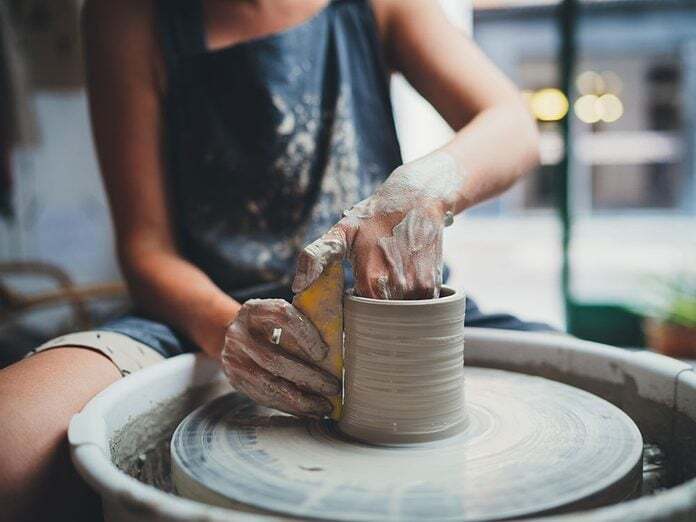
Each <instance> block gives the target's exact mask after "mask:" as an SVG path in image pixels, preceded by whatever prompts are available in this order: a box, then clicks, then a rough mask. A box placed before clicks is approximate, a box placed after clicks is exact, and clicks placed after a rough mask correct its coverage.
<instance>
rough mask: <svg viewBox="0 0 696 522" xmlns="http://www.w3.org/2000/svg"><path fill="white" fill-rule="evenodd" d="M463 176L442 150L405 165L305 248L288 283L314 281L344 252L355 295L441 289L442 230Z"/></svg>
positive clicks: (298, 286) (418, 295) (404, 295)
mask: <svg viewBox="0 0 696 522" xmlns="http://www.w3.org/2000/svg"><path fill="white" fill-rule="evenodd" d="M464 179H465V176H464V175H463V174H462V173H460V172H459V169H458V168H457V165H456V163H455V160H454V158H452V156H450V155H448V154H446V153H442V152H438V153H434V154H431V155H429V156H426V157H425V158H422V159H420V160H418V161H415V162H413V163H409V164H406V165H402V166H401V167H399V168H398V169H396V170H395V171H394V172H393V173H392V174H391V175H390V176H389V178H388V179H387V180H386V181H385V182H384V183H383V184H382V185H381V186H380V187H379V188H378V189H377V190H376V191H375V193H374V194H373V195H372V196H370V197H369V198H367V199H365V200H363V201H361V202H360V203H358V204H357V205H355V206H354V207H353V208H351V209H350V210H348V211H346V212H345V213H344V216H345V217H344V218H343V219H342V220H341V221H339V222H338V223H337V224H336V225H334V226H333V227H332V228H331V229H330V230H329V231H328V232H327V233H326V234H324V235H323V236H322V237H321V238H319V239H317V240H316V241H314V242H313V243H312V244H310V245H308V246H307V247H306V248H305V249H304V250H303V251H302V253H301V254H300V256H299V259H298V266H297V273H296V275H295V280H294V282H293V287H292V289H293V291H294V292H296V293H297V292H300V291H302V290H304V289H305V288H307V287H308V286H309V285H311V284H312V282H314V280H316V278H317V277H319V275H320V274H321V273H322V272H323V270H324V269H325V268H326V267H327V266H328V265H329V264H330V263H331V262H333V261H334V260H336V259H339V258H348V259H349V260H350V262H351V264H352V267H353V274H354V276H355V292H356V294H357V295H359V296H362V297H372V298H376V299H427V298H433V297H438V296H439V294H440V286H441V285H442V231H443V228H444V227H445V226H446V225H448V224H450V223H451V220H452V216H453V211H454V207H455V202H456V200H457V198H458V197H459V193H460V192H461V190H462V186H463V184H464Z"/></svg>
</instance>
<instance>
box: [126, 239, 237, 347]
mask: <svg viewBox="0 0 696 522" xmlns="http://www.w3.org/2000/svg"><path fill="white" fill-rule="evenodd" d="M121 259H122V266H123V269H124V273H125V276H126V279H127V281H128V286H129V288H130V290H131V294H132V296H133V298H134V300H135V301H136V304H137V305H138V306H139V307H140V308H141V309H142V310H143V311H145V312H147V313H148V314H149V315H151V316H153V317H155V318H158V319H160V320H162V321H164V322H166V323H168V324H171V325H172V326H173V327H174V328H176V329H177V330H179V331H181V332H182V333H184V334H185V335H186V336H187V337H189V338H190V339H191V340H192V341H193V342H195V343H196V344H197V345H198V346H200V347H201V349H202V350H203V351H205V352H206V353H207V354H208V355H210V356H211V357H213V358H218V357H219V355H220V351H221V350H222V347H223V343H224V336H225V330H226V328H227V326H228V325H229V323H230V322H231V321H232V320H233V319H234V318H235V317H236V315H237V312H238V311H239V308H240V307H241V305H240V304H239V303H238V302H237V301H235V300H234V299H232V298H231V297H229V296H228V295H227V294H225V293H224V292H223V291H222V290H220V289H219V288H218V287H217V286H216V285H215V284H214V283H213V282H212V281H211V280H210V278H208V276H207V275H205V274H204V273H203V272H202V271H201V270H200V269H198V268H197V267H195V266H194V265H192V264H191V263H189V262H188V261H186V260H185V259H183V258H181V257H180V256H178V255H176V254H175V253H170V252H166V251H165V252H161V251H153V252H141V253H139V254H138V255H137V256H136V255H133V254H131V255H121Z"/></svg>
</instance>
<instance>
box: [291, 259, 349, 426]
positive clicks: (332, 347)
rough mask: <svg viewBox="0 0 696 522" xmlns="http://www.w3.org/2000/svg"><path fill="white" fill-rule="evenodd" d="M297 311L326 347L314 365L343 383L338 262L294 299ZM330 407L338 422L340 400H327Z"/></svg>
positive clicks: (341, 293)
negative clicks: (309, 322) (315, 331)
mask: <svg viewBox="0 0 696 522" xmlns="http://www.w3.org/2000/svg"><path fill="white" fill-rule="evenodd" d="M292 304H293V305H295V307H297V309H298V310H300V312H302V313H303V314H304V315H305V316H306V317H307V318H308V319H309V320H310V321H312V323H313V324H314V326H316V328H317V330H319V333H320V334H321V337H322V339H323V340H324V342H325V343H326V344H327V345H328V347H329V353H328V355H327V356H326V358H325V359H324V360H323V361H322V362H321V363H319V364H318V365H319V366H320V367H321V368H322V369H324V370H326V371H328V372H329V373H331V374H332V375H334V376H335V377H337V378H338V379H339V380H340V381H343V267H342V265H341V262H340V261H337V262H335V263H333V264H332V265H329V266H328V267H326V269H325V270H324V272H323V273H322V275H321V276H319V278H318V279H317V280H316V281H315V282H314V283H312V285H311V286H309V287H308V288H307V289H305V290H303V291H302V292H300V293H299V294H297V295H296V296H295V298H294V299H293V300H292ZM330 400H331V403H332V404H333V407H334V409H333V411H332V412H331V418H332V419H334V420H339V419H340V418H341V409H342V406H343V398H342V397H341V395H337V396H335V397H330Z"/></svg>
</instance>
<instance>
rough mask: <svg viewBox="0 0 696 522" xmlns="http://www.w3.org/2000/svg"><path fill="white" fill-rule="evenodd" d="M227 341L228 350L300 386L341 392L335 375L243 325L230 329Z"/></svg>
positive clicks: (307, 388)
mask: <svg viewBox="0 0 696 522" xmlns="http://www.w3.org/2000/svg"><path fill="white" fill-rule="evenodd" d="M225 344H226V346H227V350H228V351H230V352H232V353H240V352H241V353H244V354H245V355H247V356H248V357H249V358H251V359H252V360H253V361H254V362H255V363H256V364H257V365H258V366H260V367H261V368H263V369H264V370H266V371H267V372H269V373H271V374H273V375H275V376H277V377H282V378H283V379H285V380H287V381H290V382H292V383H294V384H295V385H296V386H297V387H298V388H300V389H303V390H307V391H311V392H314V393H319V394H322V395H338V394H339V393H340V390H341V386H340V383H339V381H338V379H336V378H335V377H334V376H333V375H330V374H328V373H326V372H324V371H323V370H321V369H320V368H316V367H314V366H311V365H309V364H307V363H305V362H303V361H301V360H299V359H296V358H294V357H293V356H292V355H290V354H288V353H287V352H285V351H283V350H281V349H279V348H278V347H277V346H275V345H272V344H271V343H270V342H269V341H267V340H265V339H259V338H258V337H256V336H255V335H254V334H253V333H252V332H248V331H247V330H245V329H244V328H234V326H233V327H232V328H230V330H229V331H228V333H227V338H226V342H225Z"/></svg>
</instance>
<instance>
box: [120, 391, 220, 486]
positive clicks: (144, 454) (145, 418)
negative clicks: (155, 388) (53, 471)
mask: <svg viewBox="0 0 696 522" xmlns="http://www.w3.org/2000/svg"><path fill="white" fill-rule="evenodd" d="M223 388H224V389H227V388H228V387H227V385H226V384H223V383H217V384H214V385H212V386H200V387H196V388H190V389H189V390H187V391H186V392H184V393H182V394H181V395H177V396H176V397H173V398H171V399H168V400H166V401H163V402H159V403H156V404H153V405H152V408H150V410H149V411H148V412H146V413H144V414H142V415H139V416H137V417H134V418H133V419H132V420H130V421H129V422H128V423H126V424H125V425H124V426H123V427H122V428H121V429H119V430H118V431H117V432H116V433H114V436H113V437H112V439H111V460H112V462H113V463H114V464H115V465H116V467H118V468H119V469H120V470H121V471H123V472H124V473H127V474H128V475H130V476H131V477H133V478H135V479H138V480H139V481H141V482H144V483H145V484H149V485H151V486H154V487H156V488H158V489H161V490H163V491H166V492H168V493H173V492H174V487H173V485H172V481H171V469H170V466H171V461H170V453H169V443H170V441H171V438H172V434H173V433H174V430H175V429H176V427H177V426H178V425H179V423H180V422H181V421H182V419H183V418H184V417H186V415H188V414H189V413H190V412H191V410H193V409H194V408H196V407H197V406H199V405H200V404H201V403H203V402H205V401H206V400H208V399H210V398H211V397H213V396H215V395H217V394H218V393H216V390H218V389H219V390H221V391H222V389H223Z"/></svg>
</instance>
